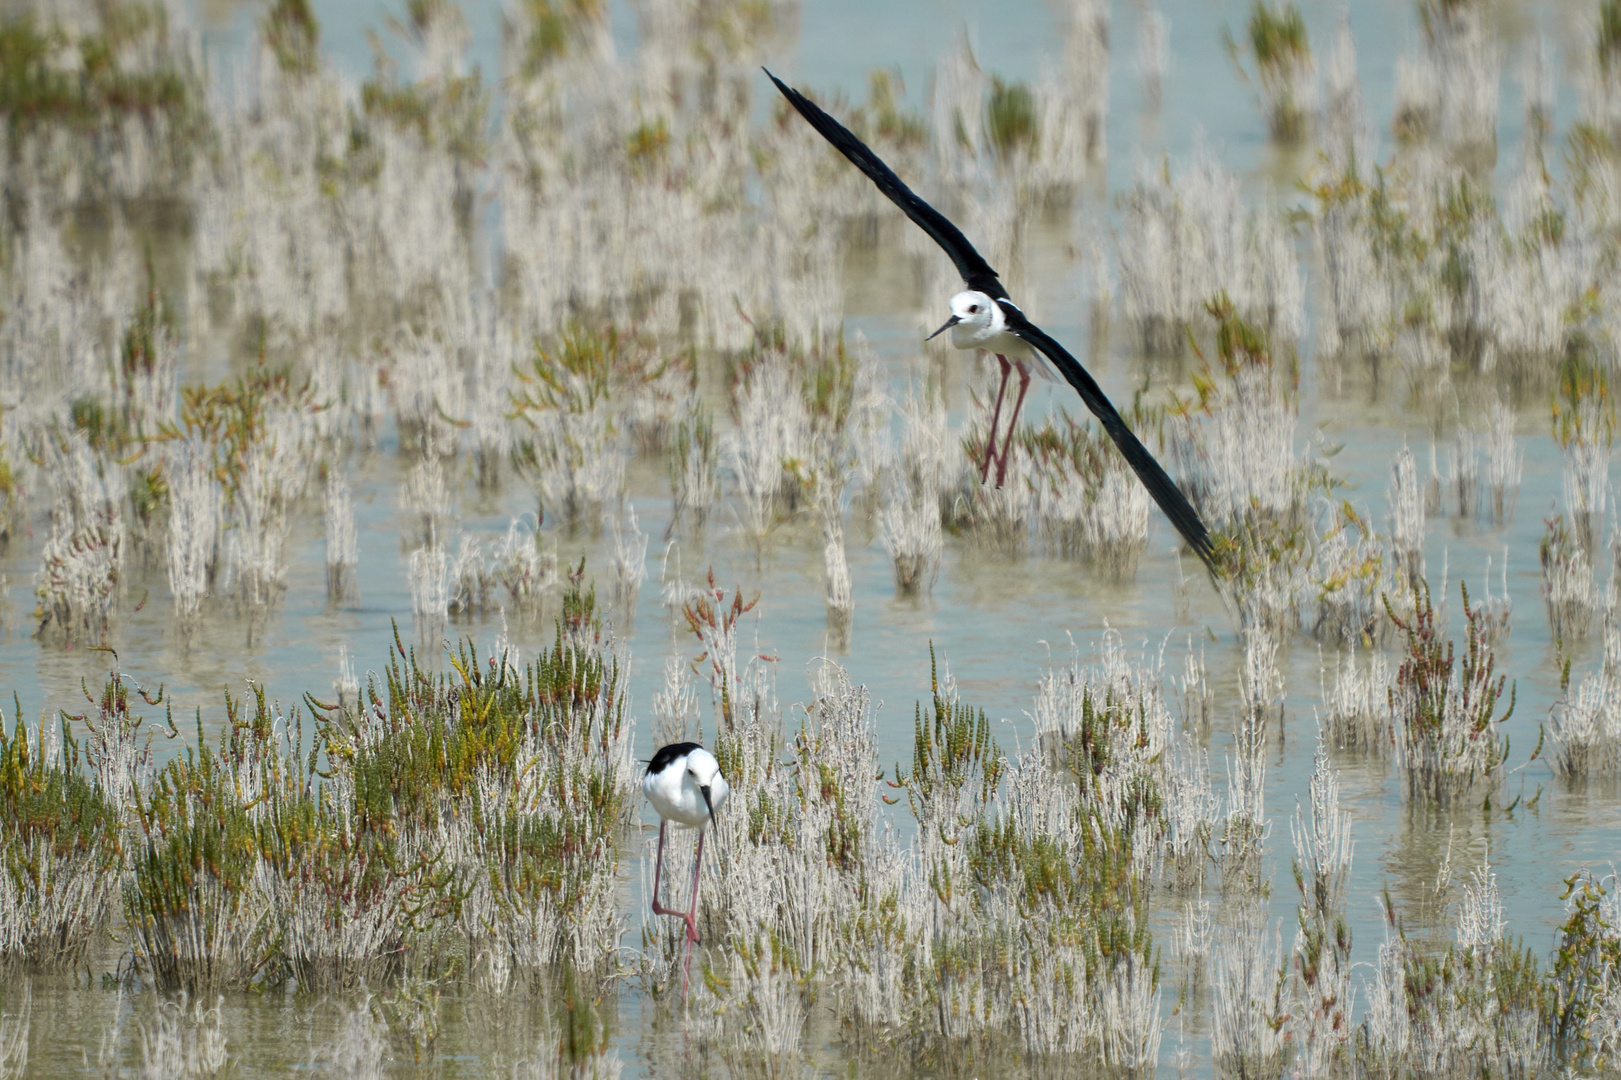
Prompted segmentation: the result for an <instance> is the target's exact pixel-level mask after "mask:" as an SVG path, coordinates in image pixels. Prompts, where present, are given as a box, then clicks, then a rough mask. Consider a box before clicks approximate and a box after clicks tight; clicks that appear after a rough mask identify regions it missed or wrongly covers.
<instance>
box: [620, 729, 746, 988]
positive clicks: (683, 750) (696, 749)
mask: <svg viewBox="0 0 1621 1080" xmlns="http://www.w3.org/2000/svg"><path fill="white" fill-rule="evenodd" d="M731 793H732V785H730V784H728V783H727V782H726V778H725V777H724V776H722V775H721V774H720V762H718V761H716V760H715V755H714V754H711V753H710V752H709V751H708V750H705V749H704V748H703V747H701V746H699V745H698V744H697V743H695V742H678V743H671V744H670V745H668V746H664V747H660V748H659V751H658V753H656V754H654V755H653V760H652V761H650V762H648V763H647V775H646V776H644V777H642V794H644V795H646V796H647V801H648V802H650V803H652V804H653V809H654V810H655V811H657V812H658V815H659V854H658V861H657V863H656V864H655V868H654V870H653V914H655V915H679V916H681V917H682V919H684V920H685V921H686V924H687V941H686V946H685V949H684V954H685V956H686V963H685V966H684V967H682V969H681V996H682V997H683V998H684V997H686V996H687V974H688V972H689V971H690V970H691V968H692V946H693V945H694V944H695V943H696V942H697V941H698V874H699V872H700V871H701V870H702V869H703V865H704V827H705V826H706V825H708V824H709V823H710V822H712V821H714V820H715V811H716V810H719V809H720V808H721V807H722V806H724V805H726V799H727V797H728V796H729V795H731ZM672 821H673V822H674V823H675V825H676V827H677V828H682V829H697V830H698V853H697V855H696V856H695V857H694V858H693V861H692V905H691V906H690V907H689V908H688V909H687V910H686V911H681V910H679V909H677V908H672V907H665V906H664V904H663V903H661V902H660V901H659V891H660V883H661V882H662V881H663V879H664V830H665V828H666V827H667V826H668V825H669V824H670V823H671V822H672Z"/></svg>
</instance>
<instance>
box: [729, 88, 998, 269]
mask: <svg viewBox="0 0 1621 1080" xmlns="http://www.w3.org/2000/svg"><path fill="white" fill-rule="evenodd" d="M760 70H761V71H764V72H765V74H766V78H768V79H770V80H771V81H772V82H773V83H775V84H776V87H777V89H778V90H780V91H782V96H783V97H785V98H787V99H788V104H790V105H792V106H793V107H794V108H795V109H797V110H799V115H801V116H803V117H804V118H805V119H806V120H808V121H809V122H810V126H811V127H813V128H815V129H816V130H817V132H818V133H820V135H821V136H822V138H824V139H826V140H827V141H828V142H830V143H832V144H833V146H834V148H835V149H836V150H838V151H839V153H841V154H843V155H844V156H845V157H847V158H849V159H850V161H851V163H852V164H854V165H855V167H856V168H858V169H860V170H861V171H862V172H864V173H866V174H867V177H868V179H870V180H871V181H872V182H873V183H874V184H877V185H878V190H879V191H881V192H883V193H884V194H885V195H886V196H888V197H889V201H890V202H892V203H894V204H895V205H896V206H898V207H900V208H901V209H902V210H903V211H905V213H906V216H907V217H909V218H911V219H912V220H913V221H914V222H916V223H917V226H918V228H920V229H922V230H923V231H924V232H926V233H928V234H929V236H931V237H932V238H933V239H934V242H935V243H936V244H939V245H940V247H941V248H942V249H943V250H944V251H945V253H946V254H947V255H949V256H951V261H952V262H953V263H954V264H956V267H957V272H958V273H959V274H961V275H962V279H963V282H964V283H965V284H966V285H967V286H968V288H970V289H972V290H974V291H975V292H982V293H984V294H985V295H987V296H989V297H991V298H992V299H1006V297H1007V289H1005V288H1003V287H1002V282H1001V279H1000V278H998V277H997V275H996V271H995V270H993V269H991V264H990V263H988V262H986V261H985V258H984V256H982V255H980V253H979V252H977V251H975V250H974V245H972V244H970V243H969V242H968V238H967V237H966V236H964V235H963V234H962V230H961V229H959V228H957V226H955V225H953V224H952V223H951V220H950V219H949V218H947V217H946V216H945V215H944V214H942V213H941V212H940V211H938V210H936V209H935V208H934V207H932V206H930V205H929V204H928V203H926V202H924V201H923V200H922V199H920V198H918V196H917V194H916V193H915V192H914V191H913V190H912V189H911V188H909V187H907V186H906V185H905V184H904V183H902V182H901V178H900V177H898V176H896V175H895V171H894V170H893V169H891V168H890V167H889V166H888V165H885V164H884V160H883V159H882V158H880V157H879V156H878V155H877V154H875V153H873V152H872V149H871V148H870V147H869V146H868V145H867V144H866V143H864V142H862V141H861V140H860V139H858V138H856V137H855V135H854V133H852V132H851V131H850V129H849V128H847V127H845V126H844V125H843V124H841V123H839V122H838V121H837V120H835V119H833V118H832V117H831V116H829V115H828V114H827V113H825V112H823V111H822V110H821V109H820V108H819V107H818V106H817V105H816V103H815V102H814V101H811V100H810V99H809V98H807V97H806V96H805V95H804V94H801V93H800V92H799V91H798V90H795V89H794V88H793V87H791V86H789V85H788V84H786V83H784V82H783V81H782V80H781V79H779V78H777V77H776V76H775V75H773V74H771V72H770V70H768V69H767V68H761V69H760Z"/></svg>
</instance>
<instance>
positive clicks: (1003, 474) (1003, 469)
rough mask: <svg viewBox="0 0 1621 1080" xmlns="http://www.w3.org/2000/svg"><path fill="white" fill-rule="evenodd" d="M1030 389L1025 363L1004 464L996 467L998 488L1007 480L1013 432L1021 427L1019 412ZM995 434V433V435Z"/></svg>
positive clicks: (1009, 428) (1027, 369)
mask: <svg viewBox="0 0 1621 1080" xmlns="http://www.w3.org/2000/svg"><path fill="white" fill-rule="evenodd" d="M1029 389H1030V369H1029V368H1028V367H1026V366H1025V365H1024V363H1023V362H1021V363H1020V364H1019V397H1018V400H1017V401H1015V402H1014V403H1013V418H1012V419H1011V420H1009V421H1008V425H1007V438H1006V439H1005V440H1003V442H1002V462H1001V464H1000V465H998V466H997V467H996V486H997V487H1001V486H1002V481H1003V480H1006V479H1007V456H1008V452H1009V451H1011V450H1012V449H1013V432H1014V431H1015V430H1017V429H1018V426H1019V410H1020V409H1022V408H1024V393H1025V391H1026V390H1029ZM993 434H994V433H993Z"/></svg>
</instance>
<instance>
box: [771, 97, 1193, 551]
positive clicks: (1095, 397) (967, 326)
mask: <svg viewBox="0 0 1621 1080" xmlns="http://www.w3.org/2000/svg"><path fill="white" fill-rule="evenodd" d="M766 76H767V77H768V78H769V79H770V80H771V81H772V82H773V83H775V84H776V86H777V89H778V90H780V91H782V94H783V96H784V97H786V98H787V99H788V102H789V104H791V105H793V107H794V108H795V109H797V110H799V114H800V115H801V116H803V117H804V118H805V119H806V120H808V121H809V122H810V125H811V127H813V128H815V129H816V130H817V131H818V132H820V133H821V136H822V137H823V138H824V139H826V140H827V141H828V142H830V143H832V144H833V145H834V147H836V148H837V149H838V151H839V152H840V153H842V154H843V155H844V156H845V157H847V158H849V159H850V161H851V162H852V163H853V164H854V165H855V166H856V168H858V169H860V170H861V171H862V172H864V173H866V174H867V177H868V179H870V180H871V181H872V182H873V183H874V184H876V185H878V190H879V191H881V192H883V193H884V194H885V195H886V196H888V197H889V200H890V201H891V202H893V203H894V204H895V205H896V206H899V207H900V208H901V209H902V210H903V211H905V213H906V216H907V217H909V218H911V219H912V220H913V221H914V222H916V223H917V225H918V227H919V228H921V229H922V230H923V231H924V232H926V233H928V234H929V235H930V236H931V237H933V238H934V242H935V243H937V244H939V245H940V247H941V248H942V249H944V250H945V253H946V254H947V255H948V256H950V257H951V261H952V262H953V263H955V264H956V266H957V272H958V273H960V274H961V275H962V278H963V284H964V285H966V286H967V288H966V289H965V290H964V291H963V292H960V293H958V294H957V295H956V296H953V297H952V298H951V318H949V319H947V320H946V322H945V325H944V326H942V327H940V329H939V330H936V331H935V332H934V334H930V335H929V337H931V338H932V337H934V336H935V334H940V333H943V332H944V331H946V330H948V329H949V330H950V331H951V343H952V344H953V345H955V346H956V347H957V348H959V349H987V350H989V351H990V352H992V353H994V354H995V355H996V359H997V361H998V362H1000V363H1001V365H1002V385H1001V387H1000V388H999V389H998V390H997V392H996V409H995V412H994V413H993V414H992V416H991V431H990V436H989V438H988V440H987V442H986V445H985V460H984V462H983V463H982V464H981V466H980V481H981V483H983V482H984V481H985V480H986V478H987V477H988V475H989V472H990V464H991V459H992V457H998V459H999V460H998V464H997V469H996V485H997V486H998V487H1001V486H1002V481H1003V480H1004V479H1005V478H1006V475H1007V465H1008V451H1009V450H1010V449H1011V448H1012V443H1013V431H1014V427H1015V425H1016V424H1017V423H1018V420H1019V410H1020V408H1021V407H1022V406H1023V405H1024V395H1025V391H1026V389H1028V388H1029V385H1030V367H1031V365H1032V363H1034V364H1036V365H1040V366H1041V367H1043V368H1044V367H1045V365H1046V364H1051V365H1053V366H1054V367H1056V368H1057V369H1058V372H1059V374H1061V375H1063V376H1064V378H1065V379H1066V380H1067V381H1068V382H1069V384H1070V385H1071V386H1073V387H1074V388H1075V391H1076V393H1078V394H1080V395H1081V400H1082V401H1084V402H1086V407H1087V408H1089V409H1091V410H1092V414H1093V415H1094V416H1096V417H1097V418H1098V422H1099V423H1101V424H1102V425H1103V430H1104V431H1106V432H1108V433H1109V437H1110V438H1111V439H1113V440H1114V444H1115V446H1117V447H1119V448H1120V453H1121V455H1122V456H1124V457H1125V459H1126V464H1128V465H1130V466H1131V468H1132V471H1133V472H1135V473H1136V474H1137V478H1138V479H1139V480H1140V481H1142V485H1143V487H1144V488H1146V489H1147V490H1148V494H1149V495H1150V496H1151V497H1152V498H1153V500H1154V502H1156V503H1158V504H1159V508H1160V509H1161V510H1162V511H1164V512H1165V516H1166V517H1167V518H1169V519H1170V521H1171V524H1172V525H1173V526H1175V527H1176V531H1177V532H1179V533H1181V534H1182V539H1184V540H1186V541H1187V542H1188V546H1189V547H1191V548H1192V549H1193V550H1194V553H1195V554H1197V555H1198V556H1199V558H1200V559H1202V560H1204V562H1205V565H1206V566H1211V567H1212V568H1213V565H1214V564H1213V563H1212V561H1211V560H1212V558H1213V556H1214V551H1213V549H1212V547H1211V543H1210V533H1209V532H1208V531H1207V530H1206V529H1205V526H1204V522H1203V521H1201V520H1200V519H1199V512H1198V511H1197V510H1195V509H1194V508H1193V504H1192V503H1190V502H1188V498H1187V496H1186V495H1184V494H1182V489H1181V488H1179V487H1177V486H1176V481H1174V480H1172V479H1171V478H1170V476H1169V475H1168V474H1167V473H1166V472H1165V470H1164V469H1163V468H1161V467H1160V463H1159V462H1158V461H1155V460H1154V455H1153V454H1150V453H1149V452H1148V448H1147V447H1146V446H1144V445H1143V444H1142V442H1141V441H1140V440H1138V438H1137V436H1136V435H1134V434H1132V431H1131V428H1129V427H1127V426H1126V421H1125V419H1124V418H1123V417H1122V416H1121V415H1120V412H1119V410H1117V409H1116V408H1115V407H1114V405H1113V404H1111V403H1110V401H1109V399H1108V398H1107V397H1105V396H1104V395H1103V390H1102V389H1101V388H1100V387H1099V386H1098V384H1097V380H1095V379H1093V378H1092V376H1091V373H1089V372H1088V371H1087V370H1086V368H1084V367H1082V366H1081V363H1080V361H1078V360H1076V359H1075V358H1074V357H1073V356H1071V355H1070V354H1069V352H1068V351H1067V350H1065V348H1064V347H1063V346H1062V345H1060V344H1058V342H1056V341H1054V340H1053V339H1052V338H1051V337H1049V336H1048V335H1047V333H1046V332H1045V331H1043V330H1042V329H1041V328H1040V327H1039V326H1036V325H1035V324H1034V323H1032V322H1031V321H1030V320H1029V319H1027V318H1026V317H1025V314H1024V312H1022V311H1020V310H1019V308H1018V307H1017V306H1016V305H1015V304H1014V303H1013V301H1012V300H1011V299H1009V298H1008V294H1007V290H1006V289H1004V288H1003V287H1002V282H1001V280H1000V279H999V278H998V277H997V273H996V271H995V270H993V269H991V265H990V264H989V263H987V262H986V261H985V259H984V257H983V256H982V255H980V253H979V252H977V251H975V250H974V246H973V245H972V244H970V243H969V242H968V240H967V238H966V237H964V236H963V234H962V230H960V229H958V228H957V226H955V225H953V224H952V223H951V221H950V220H949V219H948V218H947V217H946V216H945V215H944V214H942V213H940V211H938V210H936V209H935V208H934V207H932V206H930V205H929V204H928V203H926V202H924V201H923V200H922V199H920V198H918V197H917V195H916V194H915V193H914V192H913V191H912V189H911V188H909V187H907V186H906V185H905V184H904V183H902V182H901V179H900V177H898V176H896V175H895V173H894V171H893V170H891V169H890V167H889V166H888V165H885V164H884V162H883V159H881V158H880V157H879V156H878V155H877V154H875V153H873V152H872V150H871V149H870V148H869V147H868V146H867V145H866V144H865V143H863V142H862V141H861V140H860V139H858V138H856V137H855V135H853V134H851V132H850V131H849V129H847V128H846V127H845V126H844V125H843V124H841V123H839V122H838V121H837V120H835V119H833V118H832V117H831V116H829V115H828V114H827V113H825V112H823V111H822V110H821V109H820V108H818V107H817V106H816V104H815V103H814V102H812V101H810V100H809V99H808V98H806V97H805V96H804V95H803V94H801V93H799V92H798V91H797V90H794V89H793V88H792V87H790V86H788V85H786V84H785V83H784V82H783V81H782V80H781V79H779V78H777V77H776V76H775V75H772V74H771V72H770V71H766ZM1010 357H1011V358H1012V359H1011V360H1010V359H1009V358H1010ZM1015 367H1016V368H1017V369H1018V372H1019V396H1018V399H1017V400H1016V401H1015V402H1014V405H1013V416H1012V419H1010V420H1009V421H1008V431H1007V437H1006V438H1005V439H1004V441H1003V443H1002V452H1001V454H1000V455H997V454H996V452H995V451H996V428H997V424H998V421H999V420H1000V418H1001V413H1002V397H1003V395H1004V394H1005V393H1006V391H1007V381H1008V376H1009V374H1011V370H1012V369H1013V368H1015Z"/></svg>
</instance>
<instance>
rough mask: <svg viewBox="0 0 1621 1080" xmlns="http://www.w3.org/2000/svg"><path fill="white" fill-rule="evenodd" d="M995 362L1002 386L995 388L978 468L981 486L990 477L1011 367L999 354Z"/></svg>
mask: <svg viewBox="0 0 1621 1080" xmlns="http://www.w3.org/2000/svg"><path fill="white" fill-rule="evenodd" d="M996 362H997V363H999V364H1001V365H1002V385H1000V386H998V387H997V388H996V408H995V409H993V410H992V411H991V430H990V433H989V434H988V435H986V436H985V460H984V462H983V463H981V465H980V466H979V482H980V483H982V484H983V483H984V482H985V480H986V478H987V477H989V476H990V475H991V458H992V457H994V456H995V454H996V422H997V421H998V420H1000V419H1001V418H1002V395H1003V394H1005V393H1007V377H1008V370H1009V368H1010V367H1011V365H1009V364H1008V360H1007V357H1005V356H1003V355H1002V354H1001V353H997V354H996ZM1004 467H1005V465H1004Z"/></svg>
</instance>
